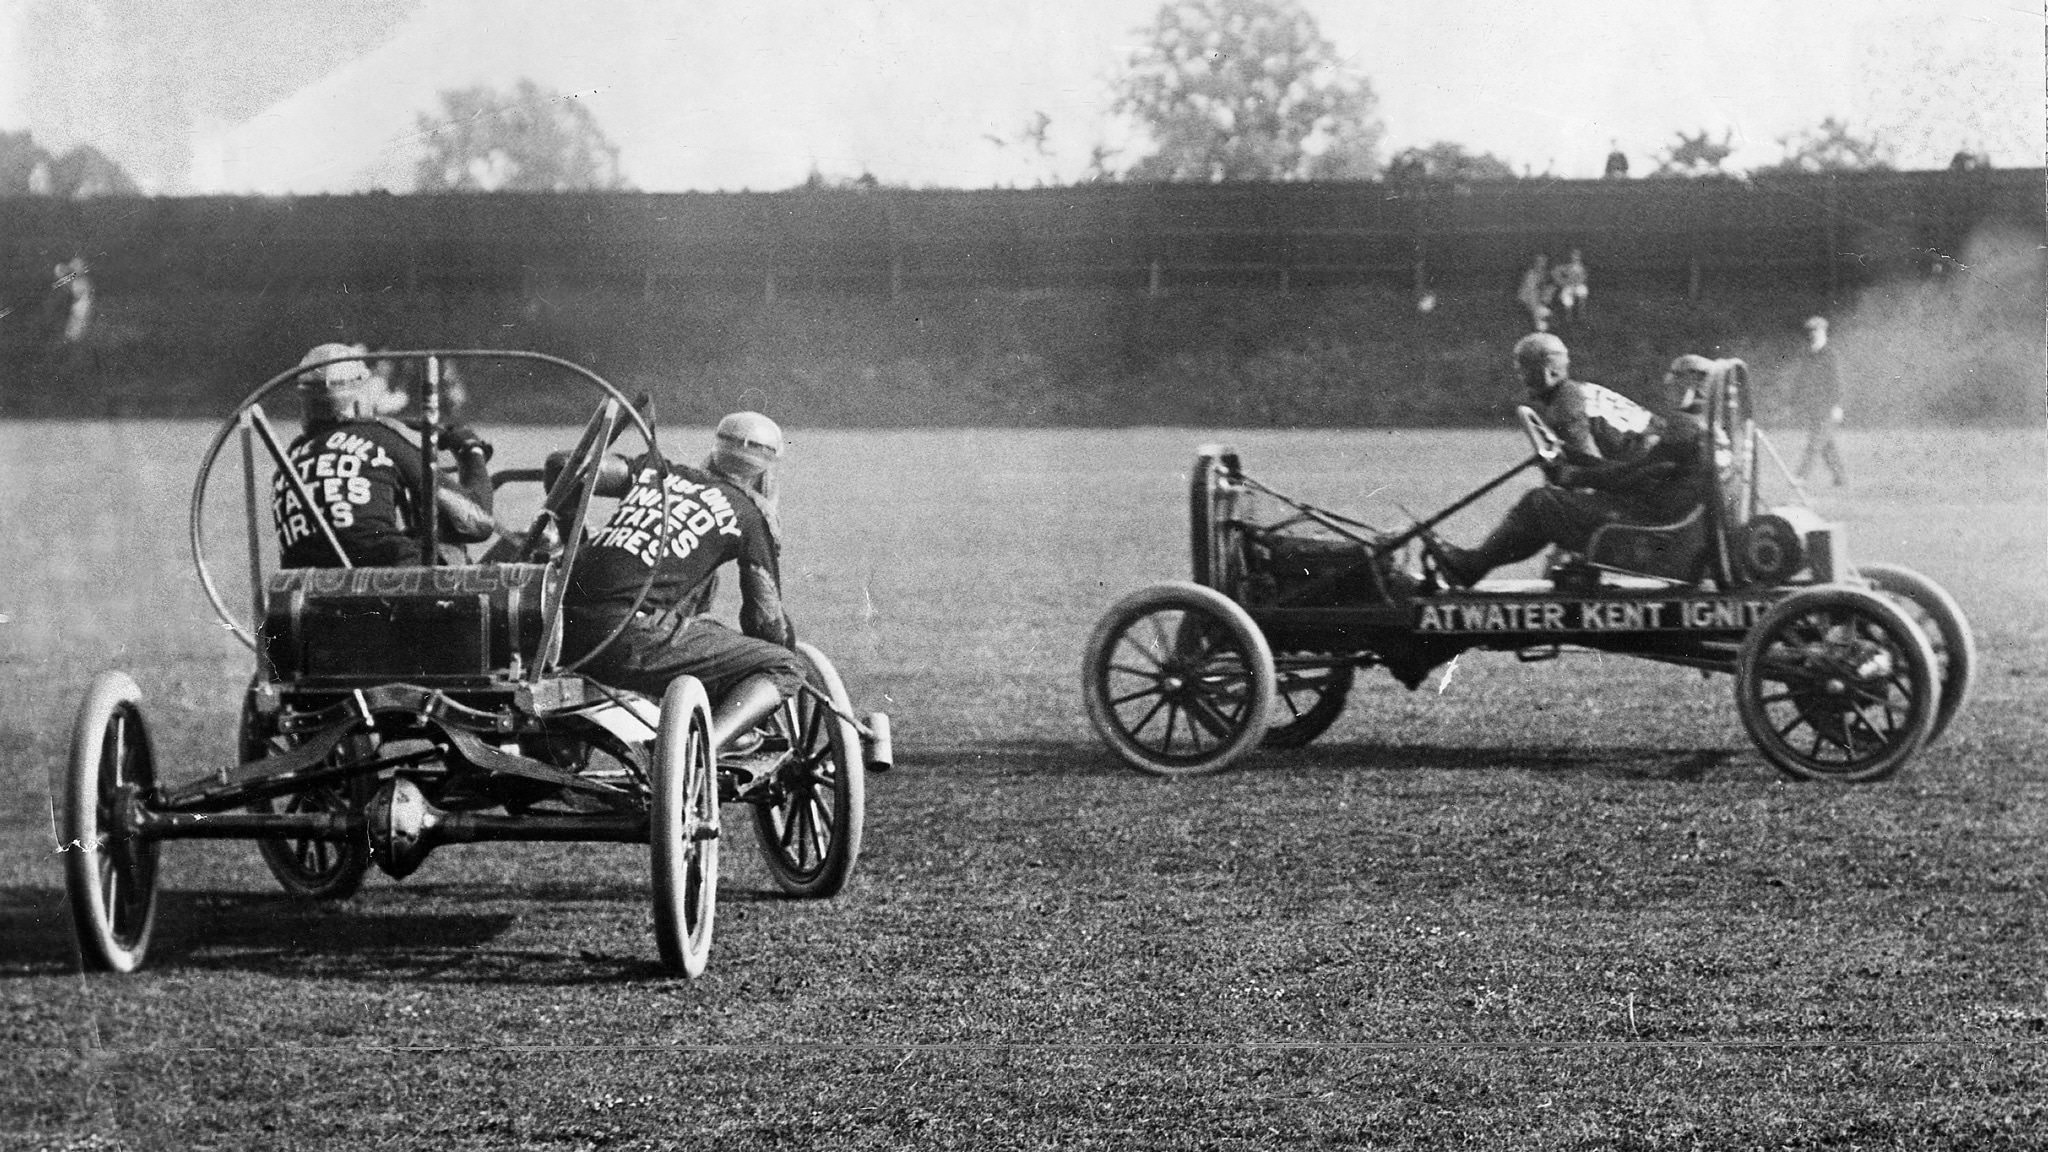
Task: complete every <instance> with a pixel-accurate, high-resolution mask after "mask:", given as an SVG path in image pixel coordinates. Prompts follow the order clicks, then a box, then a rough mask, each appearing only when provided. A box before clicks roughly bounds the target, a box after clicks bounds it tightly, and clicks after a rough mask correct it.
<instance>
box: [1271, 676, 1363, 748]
mask: <svg viewBox="0 0 2048 1152" xmlns="http://www.w3.org/2000/svg"><path fill="white" fill-rule="evenodd" d="M1274 661H1275V665H1276V667H1277V669H1278V672H1279V682H1278V692H1277V693H1276V695H1277V697H1278V699H1277V702H1276V703H1275V705H1274V707H1273V724H1272V726H1271V727H1269V728H1267V729H1266V734H1265V736H1264V737H1263V738H1262V739H1261V740H1260V741H1259V743H1260V744H1261V746H1263V747H1266V748H1303V747H1306V746H1307V745H1308V744H1310V743H1311V742H1313V741H1314V740H1315V738H1316V737H1318V736H1321V735H1322V734H1323V733H1325V732H1328V731H1329V730H1330V725H1332V724H1335V723H1336V722H1337V717H1339V716H1341V715H1343V713H1344V703H1345V700H1346V699H1347V698H1348V697H1349V696H1350V694H1351V684H1352V681H1353V680H1354V679H1355V676H1356V673H1355V671H1354V670H1353V668H1352V667H1351V665H1349V664H1337V663H1332V662H1330V661H1329V660H1328V659H1326V658H1323V657H1317V656H1277V657H1275V658H1274Z"/></svg>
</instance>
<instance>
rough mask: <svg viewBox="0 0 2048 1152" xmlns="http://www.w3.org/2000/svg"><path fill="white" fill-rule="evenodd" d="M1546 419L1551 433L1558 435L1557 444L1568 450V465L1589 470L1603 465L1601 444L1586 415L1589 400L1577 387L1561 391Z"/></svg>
mask: <svg viewBox="0 0 2048 1152" xmlns="http://www.w3.org/2000/svg"><path fill="white" fill-rule="evenodd" d="M1545 415H1547V416H1548V417H1549V420H1548V423H1549V424H1550V427H1551V430H1552V431H1554V432H1556V433H1557V442H1558V443H1559V444H1560V445H1562V446H1563V448H1564V462H1565V463H1566V464H1568V465H1576V466H1585V465H1590V464H1597V463H1599V462H1601V460H1602V459H1603V457H1602V456H1601V455H1600V444H1599V442H1598V441H1596V440H1594V439H1593V421H1592V419H1591V418H1589V417H1588V416H1587V415H1586V398H1585V396H1583V395H1582V394H1580V392H1579V391H1578V389H1577V388H1576V387H1575V386H1573V385H1570V384H1567V385H1564V386H1563V387H1562V388H1560V389H1559V394H1558V397H1557V399H1556V400H1555V401H1554V402H1553V403H1552V404H1551V405H1550V411H1549V412H1547V413H1546V414H1545Z"/></svg>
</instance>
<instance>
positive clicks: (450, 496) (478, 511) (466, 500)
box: [434, 434, 498, 544]
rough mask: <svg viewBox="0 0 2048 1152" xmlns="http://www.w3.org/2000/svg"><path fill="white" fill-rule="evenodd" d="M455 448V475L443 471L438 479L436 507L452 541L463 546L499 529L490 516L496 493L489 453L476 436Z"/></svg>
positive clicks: (459, 443)
mask: <svg viewBox="0 0 2048 1152" xmlns="http://www.w3.org/2000/svg"><path fill="white" fill-rule="evenodd" d="M453 448H454V452H455V475H453V476H450V475H448V474H447V473H445V472H444V473H441V474H440V475H439V476H438V477H437V483H436V485H435V491H434V504H435V506H436V507H437V508H438V509H439V510H440V514H441V527H442V529H443V530H444V531H445V532H446V533H447V535H448V537H449V539H451V540H453V541H456V542H458V543H462V544H477V543H481V542H483V541H485V540H488V539H490V538H491V534H492V533H493V532H495V531H497V528H498V524H497V521H496V520H495V519H494V518H493V517H492V515H491V505H492V502H493V501H492V497H493V495H494V493H493V492H492V490H491V466H490V450H489V449H488V448H487V447H484V446H483V441H481V440H478V439H475V438H474V434H472V436H471V438H470V439H468V440H464V441H459V442H457V443H456V444H454V445H453Z"/></svg>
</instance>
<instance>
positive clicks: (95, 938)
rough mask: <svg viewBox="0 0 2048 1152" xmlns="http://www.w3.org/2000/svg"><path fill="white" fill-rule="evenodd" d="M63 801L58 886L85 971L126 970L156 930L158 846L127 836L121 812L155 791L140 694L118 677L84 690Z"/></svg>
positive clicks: (138, 961) (138, 960)
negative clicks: (64, 895)
mask: <svg viewBox="0 0 2048 1152" xmlns="http://www.w3.org/2000/svg"><path fill="white" fill-rule="evenodd" d="M69 773H70V774H69V778H68V780H67V782H66V783H67V788H66V793H65V803H64V843H63V848H64V887H65V890H66V892H67V894H68V895H69V897H70V901H71V921H72V925H73V926H74V927H75V928H76V929H77V931H78V948H79V954H80V957H81V958H82V959H83V960H84V962H85V966H86V967H88V968H92V969H97V970H99V971H103V972H133V971H135V970H136V969H137V968H140V967H141V966H142V961H143V957H144V956H146V955H147V954H148V953H149V938H150V934H151V933H152V932H153V931H154V930H155V928H156V872H157V854H158V851H159V848H160V845H159V844H158V843H157V842H156V841H153V840H145V839H143V838H141V837H139V836H136V835H133V834H131V833H130V832H129V831H128V829H127V826H126V824H125V823H124V822H123V820H122V813H123V811H124V810H125V809H126V807H127V806H128V804H129V803H130V802H131V801H144V800H147V799H148V798H149V797H150V795H151V793H153V792H154V791H155V789H156V757H155V753H154V751H153V750H152V749H151V747H150V741H149V729H148V726H147V725H146V724H145V723H144V722H143V719H142V692H141V690H140V689H138V688H136V686H135V681H133V680H131V679H129V678H128V677H127V676H125V675H122V674H121V673H119V672H102V673H100V674H99V676H97V677H95V678H94V680H93V682H92V686H91V687H90V688H88V689H87V690H86V693H85V700H84V702H83V703H82V704H81V705H80V706H79V709H78V719H77V722H76V723H75V724H74V725H73V726H72V730H71V762H70V766H69Z"/></svg>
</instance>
